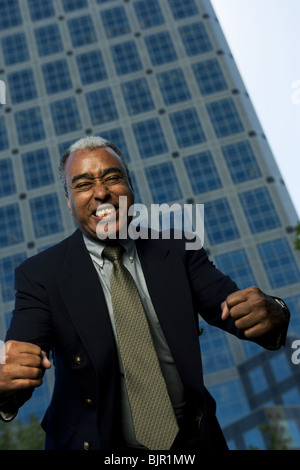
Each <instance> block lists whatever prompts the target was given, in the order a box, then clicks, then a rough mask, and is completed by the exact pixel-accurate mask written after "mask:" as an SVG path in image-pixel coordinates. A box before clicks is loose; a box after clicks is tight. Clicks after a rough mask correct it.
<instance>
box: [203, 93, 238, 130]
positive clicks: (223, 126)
mask: <svg viewBox="0 0 300 470" xmlns="http://www.w3.org/2000/svg"><path fill="white" fill-rule="evenodd" d="M206 108H207V111H208V114H209V117H210V119H211V122H212V125H213V127H214V130H215V133H216V135H217V137H219V138H221V137H227V136H228V135H232V134H238V133H239V132H243V130H244V126H243V124H242V122H241V119H240V117H239V114H238V112H237V110H236V107H235V104H234V101H233V99H232V98H225V99H223V100H220V101H215V102H213V103H208V104H207V105H206Z"/></svg>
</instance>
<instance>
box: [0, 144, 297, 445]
mask: <svg viewBox="0 0 300 470" xmlns="http://www.w3.org/2000/svg"><path fill="white" fill-rule="evenodd" d="M61 173H62V174H63V178H64V185H65V191H66V197H67V203H68V207H69V209H70V211H71V213H72V215H73V217H74V219H75V221H76V223H77V225H78V228H79V230H77V231H76V232H75V233H74V234H73V235H72V236H71V237H69V238H67V239H66V240H64V241H62V242H61V243H60V244H58V245H57V246H55V247H52V248H50V249H48V250H46V251H44V252H42V253H40V254H38V255H36V256H34V257H32V258H30V259H28V260H26V261H25V262H24V263H23V264H22V265H21V266H19V267H18V268H17V269H16V272H15V285H16V290H17V294H16V305H15V310H14V315H13V318H12V322H11V325H10V328H9V330H8V333H7V338H6V347H5V360H2V362H3V364H1V365H0V409H1V415H2V419H4V420H10V419H12V418H13V417H14V416H15V415H16V413H17V410H18V408H19V407H20V406H21V405H22V404H23V403H24V401H25V400H27V399H29V397H30V396H31V394H32V391H33V390H34V388H35V387H37V386H39V385H40V384H41V383H42V376H43V374H44V372H45V370H46V369H48V368H49V367H50V366H51V364H50V362H49V359H48V357H49V353H50V351H52V354H53V362H54V366H55V386H54V391H53V397H52V400H51V403H50V406H49V408H48V410H47V412H46V415H45V417H44V419H43V422H42V426H43V428H44V429H45V431H46V448H47V449H106V450H107V449H147V448H152V449H153V448H154V449H169V448H171V449H184V448H193V449H217V450H218V449H219V450H222V449H226V448H227V446H226V443H225V440H224V437H223V435H222V432H221V430H220V428H219V426H218V423H217V421H216V418H215V402H214V400H213V398H212V397H211V396H210V394H209V393H208V392H207V390H206V389H205V387H204V385H203V377H202V368H201V357H200V347H199V337H198V314H200V315H201V316H202V317H203V318H204V319H205V320H206V321H208V322H209V323H210V324H212V325H215V326H218V327H220V328H223V329H225V330H226V331H229V332H231V333H233V334H235V335H236V336H238V337H240V338H244V339H248V340H252V341H255V342H257V343H259V344H261V345H262V346H264V347H266V348H269V349H276V348H279V347H280V345H282V344H284V341H285V336H286V331H287V325H288V319H289V313H288V310H287V308H286V306H285V305H284V304H283V303H282V301H280V300H278V299H274V298H272V297H269V296H267V295H266V294H264V293H263V292H261V291H260V290H259V289H258V288H254V287H250V288H248V289H244V290H238V288H237V286H236V285H235V283H234V282H233V281H232V280H231V279H229V278H228V277H227V276H224V275H223V274H222V273H220V272H219V271H218V270H217V269H216V268H215V267H214V266H213V264H212V263H211V262H210V261H209V260H208V258H207V256H206V254H205V251H204V250H203V249H197V250H186V249H185V242H184V239H183V238H182V239H176V237H173V239H170V240H166V239H157V238H156V237H155V238H151V237H150V238H148V239H146V238H142V237H140V238H138V239H137V240H136V241H135V242H134V241H133V240H132V239H131V238H130V237H128V238H127V239H121V237H120V233H121V232H122V233H124V224H125V228H127V226H128V224H129V222H130V218H129V217H127V215H128V210H129V208H130V207H131V205H132V204H133V202H134V191H133V188H132V184H131V180H130V176H129V172H128V169H127V166H126V162H125V160H124V158H123V155H122V153H121V151H120V150H119V149H118V148H117V147H116V146H114V145H113V144H111V143H109V142H107V141H106V140H104V139H101V138H97V137H96V138H95V137H87V138H83V139H80V140H79V141H77V142H75V144H73V145H72V146H71V147H70V149H69V150H68V151H67V152H66V154H65V155H64V156H63V157H62V161H61ZM121 196H122V197H123V198H121ZM121 199H122V201H124V200H125V201H126V204H125V205H124V204H122V205H121V204H120V201H121ZM112 226H113V227H114V230H112V231H111V229H110V227H112ZM105 235H108V238H105ZM118 239H119V240H118ZM116 242H119V244H121V245H123V247H124V249H125V251H124V253H123V255H122V262H123V265H125V267H126V268H127V270H128V271H129V272H130V273H131V275H132V277H133V278H134V280H135V283H136V285H137V287H138V291H139V294H140V297H141V301H142V304H143V308H144V314H143V318H144V317H145V315H146V316H147V319H148V323H149V325H150V330H151V337H152V340H153V342H154V345H155V351H156V352H155V354H156V358H157V357H158V362H159V364H160V371H159V373H160V374H162V376H163V380H162V382H163V386H164V387H165V389H167V394H166V395H167V399H168V400H169V401H170V402H171V404H172V406H171V408H172V410H171V412H170V414H169V417H170V420H173V422H172V425H170V426H171V427H172V433H173V434H172V436H173V437H171V434H170V436H166V437H167V439H169V441H170V443H169V444H168V445H167V444H162V443H160V442H158V443H156V444H155V443H154V444H152V445H149V447H147V445H148V444H147V445H145V442H148V441H147V440H146V439H145V441H143V439H144V437H143V438H139V437H137V436H138V432H139V433H140V431H137V425H136V424H135V423H136V421H135V420H136V418H134V417H133V416H134V413H135V412H134V411H133V410H134V406H135V405H133V404H132V401H131V397H130V396H129V395H130V394H131V391H129V389H130V387H131V385H130V382H127V376H128V373H127V365H126V363H125V358H124V355H123V353H122V351H121V341H122V338H121V336H122V335H121V334H120V333H119V330H118V328H119V327H117V321H116V320H117V312H116V302H117V301H115V300H114V299H115V297H114V296H115V294H114V295H113V291H114V292H115V290H118V287H119V289H120V290H121V280H119V281H117V283H115V284H116V288H117V289H115V288H114V289H113V284H112V281H111V284H110V279H112V277H111V276H113V274H112V273H113V272H114V268H115V260H113V261H111V260H110V259H109V258H108V257H107V256H106V254H105V253H106V252H107V247H108V248H109V247H110V248H112V247H115V246H116ZM120 269H122V268H120ZM118 283H120V284H119V285H118ZM115 284H114V285H115ZM122 292H123V290H122ZM122 295H124V296H125V295H127V294H125V293H124V294H122ZM124 298H125V297H124ZM132 298H133V294H132ZM134 298H135V299H137V297H134ZM122 301H123V299H121V304H122ZM123 303H124V305H123V307H124V311H125V303H126V304H127V303H129V304H130V299H129V301H128V302H127V300H126V302H125V300H124V301H123ZM137 303H138V300H135V301H134V302H132V305H130V308H129V314H130V310H132V311H133V310H134V309H135V306H136V304H137ZM122 313H123V316H124V312H123V311H122V305H121V317H122ZM140 318H141V317H140ZM118 321H119V320H118ZM126 321H128V322H129V319H128V320H127V319H126ZM140 321H141V322H142V320H138V321H136V322H135V323H139V322H140ZM132 328H134V326H133V327H132ZM129 329H131V327H130V328H129ZM129 333H130V332H129ZM126 334H127V333H126ZM143 335H144V333H143ZM131 341H132V350H133V347H136V346H137V347H138V346H139V345H140V343H141V342H142V341H143V345H144V344H146V340H145V339H144V336H143V339H141V338H140V337H139V334H135V337H134V339H132V340H131ZM147 341H148V340H147ZM140 354H141V355H142V351H141V352H140V353H136V354H135V355H136V356H137V357H134V358H131V359H134V360H136V368H137V369H138V368H139V366H140V361H142V359H141V358H140ZM149 354H150V353H149ZM127 355H129V356H130V350H129V353H127ZM155 360H156V359H155ZM155 360H154V359H153V364H154V362H155ZM151 364H152V359H151ZM153 367H154V365H153ZM150 369H151V367H150ZM134 373H135V370H133V371H132V374H134ZM151 373H152V370H147V371H146V374H147V375H148V376H149V375H150V374H151ZM145 380H146V379H145ZM155 380H156V379H155ZM159 380H160V379H159ZM148 383H149V385H148V386H149V393H147V391H146V393H145V392H143V398H142V400H140V401H141V402H143V403H141V405H146V406H147V402H148V399H149V400H150V399H151V398H152V397H151V396H150V395H152V392H150V388H151V386H152V385H153V384H152V383H151V380H150V381H149V382H148ZM154 385H155V386H156V385H157V384H156V382H155V384H154ZM142 386H143V384H141V387H142ZM157 387H158V385H157ZM153 393H155V392H153ZM137 400H138V397H137ZM159 401H160V399H157V400H156V402H159ZM144 402H145V403H144ZM159 405H161V403H157V406H159ZM151 407H153V408H155V409H153V415H152V414H151V413H152V411H151V409H150V415H149V420H150V422H147V420H146V418H144V422H143V423H142V426H144V429H142V434H147V433H148V431H149V430H150V431H151V429H152V428H153V431H154V434H156V433H158V432H159V431H158V427H159V426H160V425H159V424H158V421H159V414H160V413H161V412H162V413H163V412H164V408H165V407H167V405H166V406H165V405H163V407H162V411H159V412H157V411H156V404H155V405H154V406H153V405H151ZM151 407H150V408H151ZM158 409H159V408H158ZM148 410H149V406H148ZM145 413H146V414H147V413H148V411H145ZM155 413H156V414H155ZM171 414H173V415H174V417H175V418H174V419H173V417H172V416H171ZM153 416H155V419H154V418H153ZM151 417H152V421H151ZM168 419H169V418H168ZM171 427H170V429H171ZM164 432H165V431H164ZM169 432H170V433H171V431H166V432H165V434H168V433H169ZM159 441H160V438H159Z"/></svg>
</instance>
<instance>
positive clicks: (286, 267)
mask: <svg viewBox="0 0 300 470" xmlns="http://www.w3.org/2000/svg"><path fill="white" fill-rule="evenodd" d="M257 249H258V252H259V254H260V257H261V261H262V264H263V266H264V269H265V271H266V274H267V276H268V279H269V282H270V285H271V287H272V288H274V289H276V288H278V287H284V286H287V285H289V284H295V283H297V282H300V270H299V268H298V266H297V264H296V261H295V258H294V255H293V253H292V250H291V248H290V246H289V243H288V241H287V239H286V238H278V239H276V240H271V241H268V242H264V243H260V244H258V245H257Z"/></svg>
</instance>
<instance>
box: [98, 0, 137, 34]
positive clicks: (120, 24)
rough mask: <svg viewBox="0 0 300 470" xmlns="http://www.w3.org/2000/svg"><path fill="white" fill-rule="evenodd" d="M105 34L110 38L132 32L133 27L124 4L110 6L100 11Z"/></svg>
mask: <svg viewBox="0 0 300 470" xmlns="http://www.w3.org/2000/svg"><path fill="white" fill-rule="evenodd" d="M100 15H101V19H102V24H103V27H104V30H105V34H106V36H107V37H108V38H114V37H117V36H123V35H124V34H127V33H130V31H131V28H130V24H129V21H128V18H127V15H126V11H125V8H124V7H123V6H119V7H115V8H110V9H109V10H104V11H102V12H101V13H100Z"/></svg>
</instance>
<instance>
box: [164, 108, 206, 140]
mask: <svg viewBox="0 0 300 470" xmlns="http://www.w3.org/2000/svg"><path fill="white" fill-rule="evenodd" d="M169 117H170V121H171V124H172V128H173V131H174V134H175V137H176V140H177V143H178V146H179V148H185V147H188V146H190V145H196V144H201V143H202V142H205V140H206V137H205V134H204V132H203V129H202V126H201V123H200V120H199V117H198V114H197V111H196V109H195V108H189V109H184V110H182V111H176V112H175V113H172V114H170V115H169Z"/></svg>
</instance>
